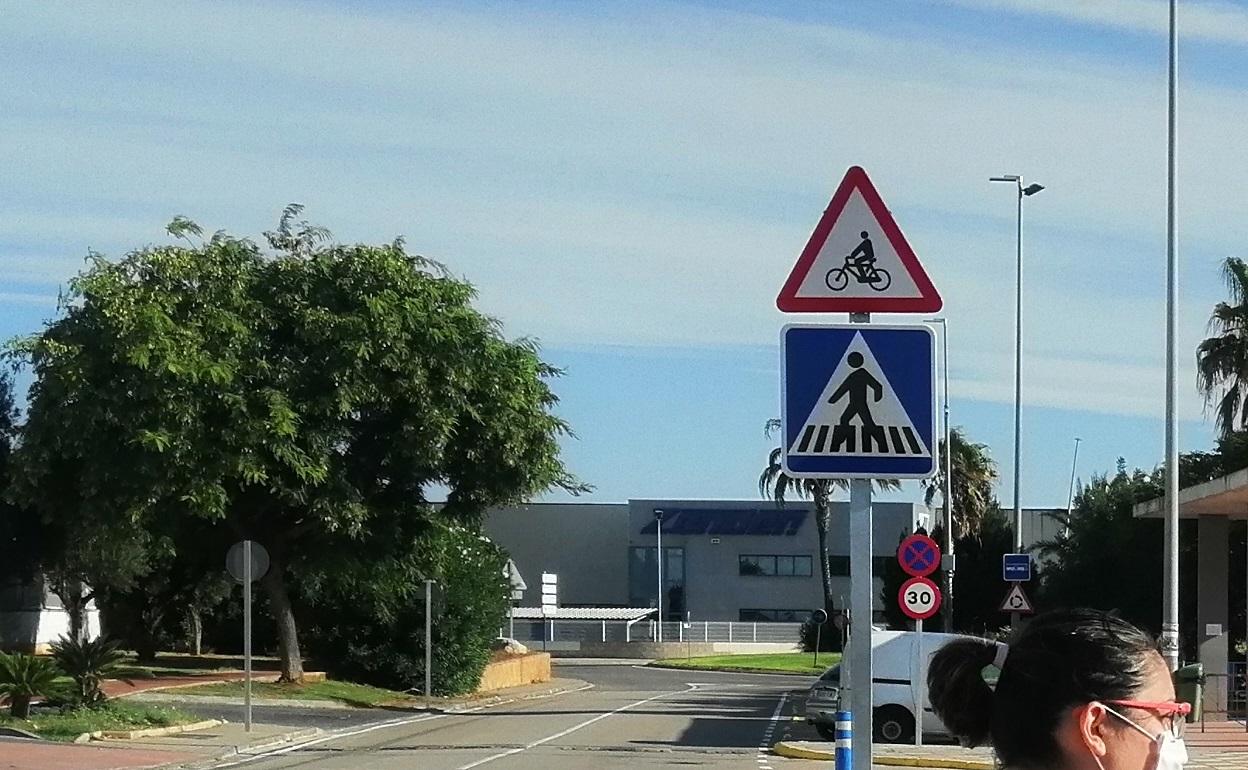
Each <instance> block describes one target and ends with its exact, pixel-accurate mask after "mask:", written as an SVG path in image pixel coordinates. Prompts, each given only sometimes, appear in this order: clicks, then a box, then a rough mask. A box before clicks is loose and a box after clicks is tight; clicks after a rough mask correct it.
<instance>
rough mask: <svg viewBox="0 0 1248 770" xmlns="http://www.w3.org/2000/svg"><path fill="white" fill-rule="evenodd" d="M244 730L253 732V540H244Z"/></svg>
mask: <svg viewBox="0 0 1248 770" xmlns="http://www.w3.org/2000/svg"><path fill="white" fill-rule="evenodd" d="M243 682H244V684H243V730H244V732H251V541H250V540H244V541H243Z"/></svg>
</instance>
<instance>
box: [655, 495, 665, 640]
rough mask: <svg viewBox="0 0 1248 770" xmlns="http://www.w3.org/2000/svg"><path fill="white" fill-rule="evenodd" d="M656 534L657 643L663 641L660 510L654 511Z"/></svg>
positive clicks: (661, 516)
mask: <svg viewBox="0 0 1248 770" xmlns="http://www.w3.org/2000/svg"><path fill="white" fill-rule="evenodd" d="M654 523H655V527H656V529H655V532H656V534H657V536H658V543H657V544H656V545H657V546H658V547H657V548H655V553H654V556H655V559H654V561H655V563H656V564H658V565H659V594H658V598H659V600H658V609H659V622H658V623H657V624H656V625H655V629H656V630H655V635H654V640H655V641H656V642H661V641H663V511H661V510H659V509H658V508H655V509H654Z"/></svg>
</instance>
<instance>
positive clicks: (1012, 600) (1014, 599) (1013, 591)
mask: <svg viewBox="0 0 1248 770" xmlns="http://www.w3.org/2000/svg"><path fill="white" fill-rule="evenodd" d="M1001 611H1002V612H1020V613H1022V614H1024V615H1032V614H1035V611H1036V608H1035V607H1033V606H1032V605H1031V599H1028V598H1027V592H1026V591H1024V590H1023V584H1022V583H1014V584H1012V585H1011V586H1010V592H1009V593H1008V594H1006V595H1005V601H1003V602H1001Z"/></svg>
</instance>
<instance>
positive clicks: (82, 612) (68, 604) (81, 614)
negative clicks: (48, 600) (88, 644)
mask: <svg viewBox="0 0 1248 770" xmlns="http://www.w3.org/2000/svg"><path fill="white" fill-rule="evenodd" d="M54 585H57V584H55V583H54ZM57 589H59V590H56V595H57V596H59V597H60V599H61V605H62V606H63V607H64V608H65V614H66V615H68V616H69V637H70V638H71V639H73V640H74V641H78V642H85V641H86V640H87V632H88V631H89V630H90V629H88V627H87V602H89V601H90V597H89V596H87V595H86V591H85V586H84V585H83V582H82V581H81V580H65V581H63V582H60V583H59V585H57Z"/></svg>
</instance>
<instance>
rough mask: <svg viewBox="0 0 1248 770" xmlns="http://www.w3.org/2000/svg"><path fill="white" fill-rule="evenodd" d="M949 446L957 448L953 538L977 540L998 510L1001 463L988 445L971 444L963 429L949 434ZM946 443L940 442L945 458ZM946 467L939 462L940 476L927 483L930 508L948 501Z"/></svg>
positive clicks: (953, 458) (952, 463)
mask: <svg viewBox="0 0 1248 770" xmlns="http://www.w3.org/2000/svg"><path fill="white" fill-rule="evenodd" d="M949 444H950V445H951V446H952V447H953V451H952V454H951V455H950V457H949V465H950V466H951V471H952V473H951V475H952V477H953V488H952V490H951V491H950V492H951V493H950V513H951V515H952V518H953V537H954V538H955V539H956V538H961V537H967V536H970V537H975V536H977V535H978V534H979V531H980V530H981V529H982V528H983V526H984V521H985V519H987V517H988V516H989V515H990V514H991V513H992V512H993V511H995V510H996V508H997V497H996V487H997V480H998V471H997V461H996V460H994V459H992V455H991V454H990V453H989V450H988V445H987V444H980V443H976V442H974V441H970V440H968V439H967V437H966V433H965V432H964V431H963V429H962V428H960V427H958V428H953V429H951V430H950V431H949ZM944 453H945V441H944V439H941V441H940V457H942V458H943V457H944ZM944 491H945V464H944V462H941V463H939V468H938V469H937V473H936V475H935V476H933V477H932V478H930V479H924V481H923V497H924V502H926V503H927V505H929V506H930V505H932V504H933V503H934V502H935V501H936V499H937V498H940V499H941V502H942V503H943V501H944Z"/></svg>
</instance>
